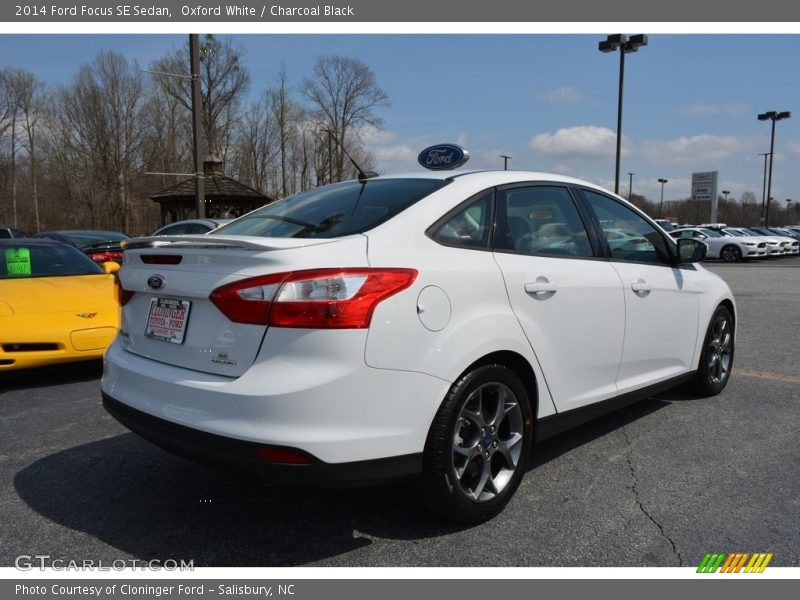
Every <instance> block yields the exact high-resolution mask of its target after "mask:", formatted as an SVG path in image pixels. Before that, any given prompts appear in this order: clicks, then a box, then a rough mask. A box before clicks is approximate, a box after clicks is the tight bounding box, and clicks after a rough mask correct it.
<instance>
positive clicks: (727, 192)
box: [720, 190, 731, 223]
mask: <svg viewBox="0 0 800 600" xmlns="http://www.w3.org/2000/svg"><path fill="white" fill-rule="evenodd" d="M730 193H731V191H730V190H722V195H723V196H725V204H723V205H722V216H721V217H720V220H722V219H724V218H725V209H726V208H727V207H728V194H730ZM722 222H723V223H724V222H725V221H722Z"/></svg>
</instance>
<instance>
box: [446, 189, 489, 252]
mask: <svg viewBox="0 0 800 600" xmlns="http://www.w3.org/2000/svg"><path fill="white" fill-rule="evenodd" d="M491 223H492V192H487V193H485V194H483V195H482V196H480V197H479V198H478V199H477V200H475V201H474V202H472V203H470V204H469V205H467V206H466V208H462V209H461V210H459V211H457V212H456V213H454V214H452V215H451V216H450V217H448V218H447V221H446V222H445V223H444V224H443V225H441V226H440V227H439V228H438V229H437V230H436V231H435V232H434V234H433V239H434V240H436V241H437V242H440V243H442V244H445V245H447V246H463V247H465V248H486V247H487V245H488V244H489V231H490V230H491Z"/></svg>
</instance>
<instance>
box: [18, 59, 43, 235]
mask: <svg viewBox="0 0 800 600" xmlns="http://www.w3.org/2000/svg"><path fill="white" fill-rule="evenodd" d="M14 87H15V89H16V94H17V104H18V106H19V111H20V121H21V125H22V131H23V133H24V134H25V138H24V141H23V147H24V148H25V150H26V151H27V153H28V160H29V166H28V172H29V175H30V182H31V200H32V201H33V214H34V221H35V224H36V232H37V233H38V232H40V231H41V230H42V221H41V215H40V211H39V180H38V178H37V175H38V171H37V160H38V158H37V156H36V154H37V152H38V151H39V148H38V146H37V142H38V137H37V134H38V133H39V123H40V121H41V119H42V118H43V116H44V110H45V90H44V84H43V83H42V82H40V81H38V80H37V79H36V78H35V77H34V75H33V73H31V72H29V71H19V72H18V73H17V77H16V85H15V86H14Z"/></svg>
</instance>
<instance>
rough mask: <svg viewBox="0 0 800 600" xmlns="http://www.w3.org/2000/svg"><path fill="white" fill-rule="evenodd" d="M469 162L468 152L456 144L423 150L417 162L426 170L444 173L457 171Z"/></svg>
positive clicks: (440, 145)
mask: <svg viewBox="0 0 800 600" xmlns="http://www.w3.org/2000/svg"><path fill="white" fill-rule="evenodd" d="M468 160H469V152H468V151H467V150H466V149H464V148H462V147H461V146H459V145H457V144H439V145H437V146H431V147H430V148H425V150H423V151H422V152H420V153H419V156H418V157H417V161H418V162H419V164H421V165H422V166H423V167H425V168H426V169H431V170H432V171H444V170H447V169H457V168H458V167H460V166H461V165H463V164H464V163H465V162H467V161H468Z"/></svg>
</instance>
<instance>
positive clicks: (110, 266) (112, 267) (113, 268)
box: [102, 260, 119, 275]
mask: <svg viewBox="0 0 800 600" xmlns="http://www.w3.org/2000/svg"><path fill="white" fill-rule="evenodd" d="M102 266H103V271H105V272H106V273H108V274H109V275H111V274H113V273H116V272H117V271H119V263H115V262H114V261H112V260H110V261H108V262H104V263H103V265H102Z"/></svg>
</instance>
